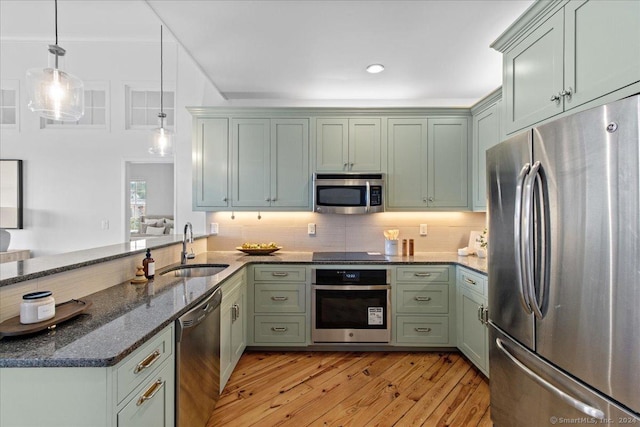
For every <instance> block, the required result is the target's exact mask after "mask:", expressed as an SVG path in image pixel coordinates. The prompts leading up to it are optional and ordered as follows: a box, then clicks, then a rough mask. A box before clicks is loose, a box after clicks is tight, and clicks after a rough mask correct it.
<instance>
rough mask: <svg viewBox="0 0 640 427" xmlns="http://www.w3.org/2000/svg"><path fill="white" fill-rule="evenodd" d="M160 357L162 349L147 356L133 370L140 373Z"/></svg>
mask: <svg viewBox="0 0 640 427" xmlns="http://www.w3.org/2000/svg"><path fill="white" fill-rule="evenodd" d="M158 359H160V350H156V351H154V352H153V353H151V354H150V355H148V356H147V357H145V358H144V360H143V361H142V362H140V363H138V365H137V366H136V369H134V370H133V373H134V374H139V373H140V372H142V371H144V370H145V369H147V368H148V367H149V366H151V365H153V364H154V363H156V362H157V361H158Z"/></svg>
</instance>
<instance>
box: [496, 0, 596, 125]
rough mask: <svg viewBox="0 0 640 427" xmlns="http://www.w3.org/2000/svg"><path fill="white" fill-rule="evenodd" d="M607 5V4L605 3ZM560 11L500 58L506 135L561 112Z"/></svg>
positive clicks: (561, 19)
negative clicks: (553, 98)
mask: <svg viewBox="0 0 640 427" xmlns="http://www.w3.org/2000/svg"><path fill="white" fill-rule="evenodd" d="M607 3H608V2H607ZM563 27H564V18H563V11H562V10H560V11H558V12H556V13H555V14H554V15H553V16H552V17H551V18H549V19H548V20H547V21H545V22H544V23H542V24H541V25H540V26H539V27H538V28H536V29H535V30H534V31H533V32H532V33H531V34H530V35H529V36H528V37H527V38H526V39H525V40H523V41H522V42H520V43H519V44H517V45H516V46H515V47H514V48H513V49H512V50H510V51H508V52H506V53H505V54H504V72H505V75H504V85H505V86H504V89H505V90H504V102H505V109H506V123H505V126H506V131H507V133H512V132H515V131H517V130H520V129H523V128H525V127H527V126H530V125H532V124H534V123H537V122H539V121H541V120H544V119H546V118H549V117H551V116H553V115H556V114H559V113H561V112H562V111H563V105H562V97H559V98H558V100H552V99H551V97H552V96H556V95H558V93H559V92H561V91H562V89H563V87H564V85H563V62H564V56H563V43H564V35H563Z"/></svg>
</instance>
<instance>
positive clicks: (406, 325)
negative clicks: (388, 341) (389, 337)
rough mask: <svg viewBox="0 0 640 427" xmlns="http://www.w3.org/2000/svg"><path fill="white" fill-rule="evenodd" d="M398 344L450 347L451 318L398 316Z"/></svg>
mask: <svg viewBox="0 0 640 427" xmlns="http://www.w3.org/2000/svg"><path fill="white" fill-rule="evenodd" d="M396 342H397V343H398V344H420V345H441V346H449V345H450V344H451V343H450V339H449V316H396Z"/></svg>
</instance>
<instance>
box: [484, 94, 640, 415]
mask: <svg viewBox="0 0 640 427" xmlns="http://www.w3.org/2000/svg"><path fill="white" fill-rule="evenodd" d="M639 120H640V96H633V97H630V98H626V99H622V100H620V101H616V102H613V103H611V104H608V105H605V106H602V107H598V108H594V109H591V110H587V111H584V112H580V113H577V114H574V115H572V116H569V117H566V118H562V119H558V120H556V121H553V122H551V123H548V124H545V125H542V126H539V127H537V128H534V129H532V130H530V131H526V132H523V133H521V134H519V135H517V136H514V137H512V138H510V139H508V140H506V141H505V142H503V143H501V144H498V145H496V146H495V147H493V148H491V149H490V150H488V151H487V181H488V189H489V190H488V191H489V232H490V235H491V241H490V244H489V255H488V261H489V270H488V273H489V318H490V322H489V324H490V340H491V343H490V353H489V357H490V372H491V381H490V384H491V417H492V419H493V422H494V425H495V426H497V427H511V426H518V427H522V426H535V427H539V426H545V425H558V424H568V425H592V424H606V425H639V426H640V208H639V205H640V190H639V188H640V173H639V172H638V170H639V164H640V138H639V135H640V131H639V125H638V122H639Z"/></svg>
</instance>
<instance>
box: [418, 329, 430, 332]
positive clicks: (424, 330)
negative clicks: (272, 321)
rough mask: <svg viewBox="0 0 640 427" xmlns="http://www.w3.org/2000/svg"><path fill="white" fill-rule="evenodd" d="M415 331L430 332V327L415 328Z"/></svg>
mask: <svg viewBox="0 0 640 427" xmlns="http://www.w3.org/2000/svg"><path fill="white" fill-rule="evenodd" d="M415 330H416V332H431V328H415Z"/></svg>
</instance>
